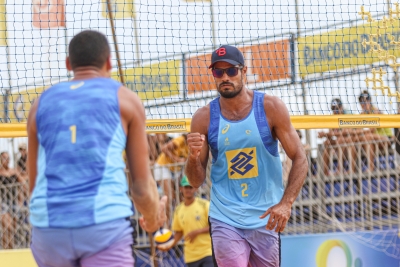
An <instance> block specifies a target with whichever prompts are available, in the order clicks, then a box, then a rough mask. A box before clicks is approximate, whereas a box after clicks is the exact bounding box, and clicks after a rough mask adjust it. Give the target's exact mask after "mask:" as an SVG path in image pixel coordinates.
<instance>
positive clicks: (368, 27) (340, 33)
mask: <svg viewBox="0 0 400 267" xmlns="http://www.w3.org/2000/svg"><path fill="white" fill-rule="evenodd" d="M378 23H379V22H374V23H366V24H363V25H360V26H357V27H350V28H344V29H341V30H336V31H331V32H327V33H324V34H320V35H312V36H307V37H301V38H298V40H297V42H298V55H299V59H298V61H299V70H300V75H301V76H306V75H308V74H313V73H321V72H325V71H329V70H339V69H344V68H350V67H355V66H357V65H366V64H371V63H374V62H378V61H381V59H379V57H378V54H377V53H372V49H375V50H376V49H378V46H377V45H376V44H379V45H380V47H381V49H382V52H381V56H383V54H384V53H385V52H388V53H389V54H391V55H394V56H396V57H398V56H400V50H399V49H397V46H396V45H395V44H391V41H392V40H391V38H390V36H389V34H391V35H392V36H394V40H395V41H399V36H400V22H399V20H394V23H393V25H390V24H388V29H386V30H385V31H384V30H382V29H381V30H380V32H381V35H380V36H379V37H376V36H370V34H376V31H377V26H378ZM364 40H365V41H366V42H367V44H368V45H367V46H366V47H364V46H363V42H364ZM369 42H372V43H369Z"/></svg>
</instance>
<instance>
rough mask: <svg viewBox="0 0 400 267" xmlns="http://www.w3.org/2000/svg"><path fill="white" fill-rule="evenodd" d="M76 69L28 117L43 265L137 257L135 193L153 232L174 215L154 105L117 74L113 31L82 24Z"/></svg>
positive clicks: (36, 243) (36, 237)
mask: <svg viewBox="0 0 400 267" xmlns="http://www.w3.org/2000/svg"><path fill="white" fill-rule="evenodd" d="M66 65H67V69H68V70H72V71H73V72H74V78H73V79H72V81H69V82H62V83H59V84H57V85H54V86H53V87H51V88H49V89H48V90H46V91H45V92H44V93H43V94H42V95H41V97H40V99H38V100H37V101H35V103H34V104H33V106H32V108H31V110H30V113H29V118H28V141H29V150H28V153H29V156H28V164H29V179H30V190H31V194H32V195H31V200H30V220H31V223H32V226H33V229H32V245H31V248H32V253H33V255H34V257H35V260H36V262H37V263H38V265H39V266H40V267H47V266H59V267H75V266H85V267H86V266H87V267H89V266H93V267H95V266H96V267H101V266H104V267H105V266H107V267H110V266H111V267H112V266H133V264H134V258H133V254H132V244H133V237H132V233H133V228H132V226H131V223H130V220H129V217H130V216H131V215H132V214H133V208H132V203H131V201H130V199H129V197H128V194H127V191H128V185H127V179H126V176H125V174H124V167H125V164H124V161H123V159H122V151H123V150H124V149H125V150H126V154H127V158H128V165H129V170H130V179H131V185H132V186H131V192H132V198H133V201H134V203H135V206H136V208H137V209H138V211H140V212H141V213H142V214H143V218H141V220H140V223H141V225H142V227H143V228H144V229H145V230H147V231H149V232H153V231H155V230H157V228H158V227H160V226H161V225H162V224H163V223H164V221H165V218H166V217H165V210H164V209H165V203H166V199H165V198H164V199H162V200H161V201H159V199H158V193H157V187H156V184H155V182H154V180H153V178H152V177H151V174H150V169H149V156H148V149H147V141H146V134H145V113H144V109H143V106H142V103H141V102H140V100H139V98H138V96H137V95H135V94H134V93H132V92H131V91H130V90H128V89H127V88H126V87H124V86H122V85H121V84H120V83H118V82H116V81H114V80H112V79H110V71H111V68H112V67H111V59H110V47H109V44H108V41H107V38H106V37H105V36H104V35H103V34H101V33H99V32H96V31H83V32H81V33H79V34H77V35H76V36H75V37H74V38H73V39H72V40H71V42H70V44H69V55H68V57H67V59H66Z"/></svg>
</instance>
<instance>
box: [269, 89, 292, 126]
mask: <svg viewBox="0 0 400 267" xmlns="http://www.w3.org/2000/svg"><path fill="white" fill-rule="evenodd" d="M264 109H265V113H266V114H267V118H268V122H269V124H270V126H272V127H273V126H274V125H276V124H277V123H278V122H285V121H286V119H290V117H289V112H288V110H287V107H286V105H285V103H284V102H283V101H282V100H281V99H280V98H278V97H276V96H271V95H267V94H265V96H264Z"/></svg>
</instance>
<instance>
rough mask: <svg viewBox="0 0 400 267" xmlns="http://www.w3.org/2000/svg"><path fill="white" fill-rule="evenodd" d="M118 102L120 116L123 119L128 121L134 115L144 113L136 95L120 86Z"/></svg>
mask: <svg viewBox="0 0 400 267" xmlns="http://www.w3.org/2000/svg"><path fill="white" fill-rule="evenodd" d="M118 100H119V106H120V110H121V116H122V117H123V118H125V119H129V118H132V117H134V116H135V114H138V113H137V112H139V114H141V113H142V112H144V107H143V104H142V102H141V100H140V98H139V96H138V95H137V94H135V93H134V92H132V91H131V90H129V89H128V88H126V87H125V86H121V87H120V88H119V90H118Z"/></svg>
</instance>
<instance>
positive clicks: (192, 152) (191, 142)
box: [187, 133, 206, 159]
mask: <svg viewBox="0 0 400 267" xmlns="http://www.w3.org/2000/svg"><path fill="white" fill-rule="evenodd" d="M205 138H206V137H205V135H204V134H200V133H190V134H188V136H187V144H188V146H189V157H191V158H193V159H196V158H198V157H199V156H200V152H201V149H202V147H203V144H204V140H205Z"/></svg>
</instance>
